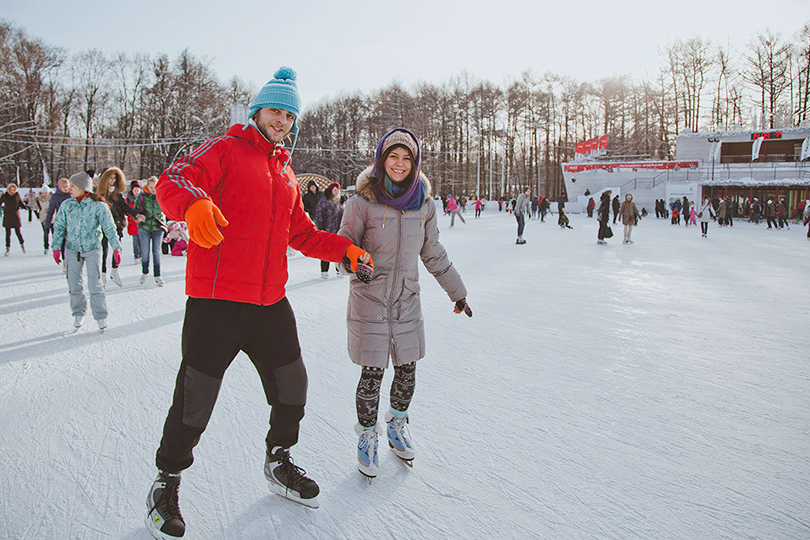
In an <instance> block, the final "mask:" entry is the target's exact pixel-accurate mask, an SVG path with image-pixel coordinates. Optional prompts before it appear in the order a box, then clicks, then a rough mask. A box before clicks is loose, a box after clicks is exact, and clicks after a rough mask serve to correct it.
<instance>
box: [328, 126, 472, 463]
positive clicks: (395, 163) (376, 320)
mask: <svg viewBox="0 0 810 540" xmlns="http://www.w3.org/2000/svg"><path fill="white" fill-rule="evenodd" d="M420 158H421V155H420V150H419V143H418V141H417V140H416V137H415V136H414V135H413V133H411V132H410V131H408V130H406V129H403V128H397V129H394V130H392V131H391V132H389V133H388V134H386V135H385V136H384V137H383V138H382V139H381V140H380V143H379V145H378V146H377V152H376V154H375V161H374V164H373V165H371V166H369V167H368V168H367V169H366V170H364V171H363V172H362V173H360V176H359V177H358V179H357V188H356V193H357V194H356V195H355V196H354V197H352V198H351V199H349V201H348V203H346V207H345V210H344V213H343V220H342V223H341V227H340V231H339V232H338V234H340V235H342V236H345V237H347V238H349V239H350V240H352V242H354V243H355V244H356V245H358V246H361V247H362V248H363V249H365V250H366V251H368V252H369V253H370V254H371V256H372V258H373V259H374V274H373V276H372V280H371V282H370V283H368V284H366V283H363V282H362V281H360V280H359V279H358V278H357V277H355V276H352V277H351V281H350V289H349V306H348V310H347V315H346V318H347V327H348V346H349V356H350V357H351V359H352V361H353V362H354V363H355V364H359V365H360V366H362V367H363V369H362V373H361V376H360V382H359V384H358V386H357V396H356V405H357V419H358V424H357V425H356V426H355V430H356V432H357V434H358V435H359V437H360V439H359V441H358V447H357V459H358V462H359V469H360V472H362V473H363V474H365V475H366V476H367V477H369V478H373V477H374V476H376V474H377V470H378V467H379V461H378V457H377V446H378V434H379V433H380V429H379V428H378V427H377V414H378V408H379V401H380V386H381V384H382V379H383V374H384V370H385V368H386V367H388V360H389V358H390V360H391V363H392V364H393V366H394V380H393V383H392V385H391V393H390V396H391V407H390V409H389V411H388V412H387V413H386V414H385V420H386V422H387V436H388V443H389V446H390V447H391V449H392V450H393V451H394V453H395V454H396V455H397V457H399V458H400V459H402V460H403V461H405V462H406V463H410V461H411V460H413V457H414V449H413V445H412V444H411V442H410V440H409V438H408V436H407V434H406V433H405V424H406V423H407V422H408V407H409V405H410V402H411V399H412V397H413V392H414V387H415V380H416V379H415V375H416V361H417V360H419V359H420V358H422V357H423V356H424V355H425V331H424V320H423V318H422V307H421V304H420V299H419V294H420V289H419V268H418V263H419V259H422V263H423V264H424V265H425V268H426V269H427V270H428V271H429V272H430V273H431V274H433V277H435V278H436V280H437V281H438V282H439V284H440V285H441V287H442V288H443V289H444V290H445V291H446V292H447V295H448V296H449V297H450V300H452V301H453V302H454V303H455V304H456V306H455V308H454V311H455V312H456V313H461V312H462V311H463V312H465V313H466V314H467V315H468V316H472V311H470V308H469V306H467V303H466V296H467V289H466V288H465V287H464V283H463V282H462V281H461V276H459V274H458V272H457V271H456V269H455V267H453V264H452V263H451V262H450V259H449V257H448V256H447V253H446V252H445V250H444V246H442V244H441V243H440V242H439V228H438V225H437V218H436V209H435V206H434V203H433V200H432V198H431V193H430V191H431V190H430V183H429V182H428V180H427V178H426V177H425V176H424V174H421V172H420Z"/></svg>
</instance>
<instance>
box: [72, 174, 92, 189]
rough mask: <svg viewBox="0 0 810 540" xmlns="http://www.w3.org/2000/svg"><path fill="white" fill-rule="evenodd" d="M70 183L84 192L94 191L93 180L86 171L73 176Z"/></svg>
mask: <svg viewBox="0 0 810 540" xmlns="http://www.w3.org/2000/svg"><path fill="white" fill-rule="evenodd" d="M70 183H71V184H73V185H74V186H76V187H77V188H79V189H81V190H83V191H93V178H92V177H91V176H90V175H89V174H87V173H86V172H84V171H82V172H78V173H76V174H74V175H73V176H71V177H70Z"/></svg>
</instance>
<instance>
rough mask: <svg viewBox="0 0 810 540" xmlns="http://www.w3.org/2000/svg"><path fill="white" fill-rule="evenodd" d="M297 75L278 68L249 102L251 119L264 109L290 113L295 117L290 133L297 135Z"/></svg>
mask: <svg viewBox="0 0 810 540" xmlns="http://www.w3.org/2000/svg"><path fill="white" fill-rule="evenodd" d="M296 77H297V75H296V73H295V70H294V69H292V68H289V67H286V66H282V67H280V68H278V70H277V71H276V72H275V74H273V78H272V79H270V80H269V81H267V84H265V85H264V87H263V88H262V89H261V90H260V91H259V93H258V94H256V97H255V98H253V101H251V102H250V113H249V114H248V116H250V117H252V116H253V115H254V114H256V112H257V111H258V110H259V109H261V108H264V107H277V108H279V109H284V110H285V111H290V112H291V113H293V114H294V115H295V121H294V122H293V127H292V129H291V130H290V133H292V134H293V135H295V134H297V133H298V114H299V112H300V111H301V96H300V95H299V94H298V85H297V84H296V82H295V79H296Z"/></svg>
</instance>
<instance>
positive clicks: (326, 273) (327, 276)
mask: <svg viewBox="0 0 810 540" xmlns="http://www.w3.org/2000/svg"><path fill="white" fill-rule="evenodd" d="M321 278H322V279H329V272H321Z"/></svg>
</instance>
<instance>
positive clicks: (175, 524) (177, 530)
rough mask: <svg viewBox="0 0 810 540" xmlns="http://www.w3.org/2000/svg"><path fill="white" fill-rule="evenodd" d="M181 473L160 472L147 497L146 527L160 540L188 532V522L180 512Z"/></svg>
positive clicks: (172, 539) (173, 539) (171, 539)
mask: <svg viewBox="0 0 810 540" xmlns="http://www.w3.org/2000/svg"><path fill="white" fill-rule="evenodd" d="M179 488H180V474H179V473H178V474H168V473H164V472H163V471H159V472H158V476H157V478H156V479H155V482H154V483H153V484H152V489H150V490H149V496H147V498H146V507H147V508H148V509H149V511H148V513H147V514H146V528H147V530H148V531H149V534H151V535H152V537H154V538H157V539H158V540H175V539H177V538H182V537H183V535H185V534H186V522H185V521H183V516H182V515H181V514H180V505H179V503H178V490H179Z"/></svg>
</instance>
